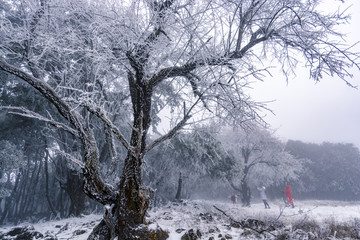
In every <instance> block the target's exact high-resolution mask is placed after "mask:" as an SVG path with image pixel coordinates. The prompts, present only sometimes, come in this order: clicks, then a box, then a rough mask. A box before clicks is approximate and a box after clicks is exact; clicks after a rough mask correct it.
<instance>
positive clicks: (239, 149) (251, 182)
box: [219, 124, 304, 206]
mask: <svg viewBox="0 0 360 240" xmlns="http://www.w3.org/2000/svg"><path fill="white" fill-rule="evenodd" d="M219 139H221V141H222V143H223V145H224V146H225V147H226V148H227V149H228V151H231V152H232V153H233V155H234V158H235V159H236V163H235V164H234V166H233V167H232V168H231V169H230V170H229V171H228V172H227V175H226V176H225V178H226V180H227V181H228V182H229V183H230V185H231V186H232V187H233V188H234V189H235V190H237V191H238V192H239V193H240V194H241V201H242V204H243V205H244V206H250V201H251V190H252V189H254V188H256V187H257V186H267V187H268V186H271V185H278V184H281V183H284V182H286V181H289V180H293V179H297V178H298V177H299V173H301V172H302V170H303V164H304V162H303V160H302V159H296V158H295V157H293V156H292V155H291V154H290V153H288V152H287V151H285V144H283V143H282V142H281V141H280V140H278V139H277V138H276V137H274V136H272V134H271V133H270V132H269V131H268V130H266V129H263V128H261V127H259V126H257V125H256V124H253V125H252V126H251V127H250V128H248V129H241V128H233V127H228V128H225V129H224V130H223V131H222V132H221V134H220V135H219Z"/></svg>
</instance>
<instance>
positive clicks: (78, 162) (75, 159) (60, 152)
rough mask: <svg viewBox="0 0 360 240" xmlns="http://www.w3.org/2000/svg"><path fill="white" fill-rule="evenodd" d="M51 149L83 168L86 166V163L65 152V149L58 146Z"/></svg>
mask: <svg viewBox="0 0 360 240" xmlns="http://www.w3.org/2000/svg"><path fill="white" fill-rule="evenodd" d="M50 150H51V151H53V152H55V153H58V154H59V155H61V156H63V157H65V158H66V159H68V160H70V161H71V162H72V163H74V164H75V165H76V166H78V167H80V168H81V169H83V168H84V167H85V164H84V163H83V162H82V161H80V160H79V159H77V158H75V157H74V156H72V155H70V154H68V153H66V152H64V151H60V150H58V149H56V148H50Z"/></svg>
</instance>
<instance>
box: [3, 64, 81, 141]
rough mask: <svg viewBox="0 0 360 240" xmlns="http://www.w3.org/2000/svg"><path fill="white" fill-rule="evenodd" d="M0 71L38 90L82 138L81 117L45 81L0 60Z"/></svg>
mask: <svg viewBox="0 0 360 240" xmlns="http://www.w3.org/2000/svg"><path fill="white" fill-rule="evenodd" d="M0 69H1V70H3V71H5V72H7V73H10V74H12V75H15V76H17V77H19V78H21V79H22V80H24V81H25V82H27V83H29V84H30V85H31V86H32V87H34V88H35V89H36V90H38V91H39V92H40V93H41V94H42V95H43V96H44V97H45V98H46V99H47V100H49V101H50V102H51V103H52V104H53V105H54V106H55V107H56V109H57V110H58V111H59V113H60V114H61V115H62V116H63V117H64V118H65V119H66V120H68V121H69V122H70V123H71V124H72V125H73V126H74V127H75V129H76V130H77V131H78V132H80V133H81V135H82V136H85V133H84V130H83V126H82V124H81V120H80V119H81V116H80V115H78V114H75V113H73V112H71V110H70V107H69V106H68V105H67V104H66V103H65V102H64V101H63V100H62V99H61V97H60V96H59V95H57V93H56V92H55V91H54V90H53V89H52V87H51V86H50V85H48V84H47V83H46V82H45V81H41V80H40V79H38V78H35V77H33V76H31V75H30V74H28V73H26V72H25V71H23V70H20V69H19V68H17V67H14V66H12V65H10V64H8V63H7V62H5V61H4V60H3V59H2V58H0Z"/></svg>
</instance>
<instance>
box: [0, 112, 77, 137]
mask: <svg viewBox="0 0 360 240" xmlns="http://www.w3.org/2000/svg"><path fill="white" fill-rule="evenodd" d="M0 109H5V110H10V112H9V113H11V114H15V115H19V116H23V117H28V118H34V119H37V120H40V121H42V122H46V123H48V124H50V125H52V126H54V127H57V128H61V129H63V130H65V131H67V132H69V133H71V134H72V135H74V136H78V132H77V131H76V130H75V129H73V128H71V127H69V126H67V125H66V124H63V123H60V122H57V121H55V120H54V119H52V118H51V119H50V118H46V117H44V116H42V115H40V114H38V113H36V112H33V111H30V110H29V109H26V108H24V107H13V106H0ZM14 111H16V112H14Z"/></svg>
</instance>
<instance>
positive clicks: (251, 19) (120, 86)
mask: <svg viewBox="0 0 360 240" xmlns="http://www.w3.org/2000/svg"><path fill="white" fill-rule="evenodd" d="M318 3H319V1H317V0H308V1H289V0H281V1H278V0H244V1H228V0H226V1H225V0H205V1H191V0H178V1H176V0H159V1H147V0H141V1H115V0H109V1H105V2H103V1H100V2H99V1H92V0H79V1H71V0H27V1H1V2H0V6H1V9H4V10H2V12H1V15H0V27H1V28H0V33H1V34H0V70H2V71H5V72H7V73H9V74H12V75H16V76H17V77H19V78H20V79H22V80H24V81H25V82H27V83H29V84H30V85H31V86H33V87H34V88H35V89H36V90H38V91H39V93H40V94H42V95H43V96H44V97H45V98H46V99H47V100H48V101H49V102H50V103H51V104H52V105H53V106H54V107H55V108H56V109H57V111H58V112H59V114H60V115H61V116H62V117H63V118H62V119H58V118H53V117H52V116H51V115H47V116H42V115H39V114H38V113H35V112H30V111H28V110H27V109H25V108H21V107H8V108H7V109H9V108H11V109H12V110H13V111H16V110H17V111H18V112H19V113H20V114H25V115H28V116H30V117H35V118H38V119H41V120H42V121H45V122H47V123H50V124H52V125H54V126H55V127H57V128H60V129H62V130H64V131H67V132H68V133H70V134H72V135H73V136H75V138H76V139H78V140H79V141H80V142H81V144H82V148H83V151H82V158H83V159H78V158H76V157H75V156H71V155H68V158H69V159H71V160H72V161H73V162H74V163H76V164H78V165H79V166H80V168H81V169H82V171H83V175H84V191H85V192H86V194H87V195H88V196H89V197H91V198H93V199H94V200H96V201H98V202H100V203H101V204H103V205H107V206H110V207H108V210H107V211H106V214H105V216H104V219H103V221H102V222H101V223H100V224H99V226H98V227H97V228H96V229H95V230H94V232H93V234H92V235H91V238H92V237H95V236H96V235H99V234H100V233H101V234H102V237H103V238H104V239H113V238H115V237H116V236H117V237H118V238H119V239H129V238H134V236H138V237H140V238H144V239H145V238H148V237H147V236H148V235H149V234H148V230H147V229H146V227H144V226H143V227H142V228H140V227H139V225H141V224H142V223H144V218H145V214H146V210H147V208H148V202H149V199H148V198H149V196H150V195H151V194H150V193H149V190H148V189H146V188H145V187H143V186H142V174H141V171H142V170H141V168H142V163H143V158H144V155H145V154H146V153H147V152H148V151H149V150H151V149H152V148H154V147H155V146H157V145H159V144H160V143H162V142H163V141H165V140H167V139H169V138H171V137H172V136H174V134H175V133H176V132H177V131H179V130H180V129H182V128H183V127H184V126H185V125H186V124H190V123H191V119H193V120H196V121H199V120H200V119H202V118H208V117H209V116H216V117H219V118H223V119H226V120H227V121H232V122H234V123H243V122H244V121H245V120H248V119H254V118H255V119H256V118H258V115H257V112H256V110H257V109H258V108H259V107H261V105H258V104H256V103H254V102H252V101H251V100H250V99H249V97H248V96H246V95H245V94H244V91H243V90H244V88H245V87H246V86H247V85H248V79H249V78H259V79H265V75H264V74H266V73H267V71H268V70H269V69H268V67H269V66H262V65H261V59H263V58H265V57H268V58H270V60H272V59H278V60H279V62H280V63H281V66H282V69H283V72H284V73H285V74H286V75H287V74H289V73H291V72H292V71H293V69H294V67H295V65H296V62H297V59H298V58H299V56H302V57H303V59H304V61H305V62H306V65H307V66H308V67H309V69H310V77H311V78H313V79H314V80H315V81H318V80H320V79H321V77H322V76H324V75H326V74H328V75H331V76H332V75H337V76H339V77H341V78H342V79H344V81H346V82H348V80H347V77H349V76H350V73H349V71H348V70H349V68H351V67H353V65H356V66H357V67H358V65H357V63H356V62H355V60H356V59H357V57H358V55H356V54H354V53H352V51H351V47H349V46H348V45H346V44H345V43H346V42H345V41H344V40H343V38H342V37H343V36H342V35H341V34H340V33H339V32H337V30H336V29H335V27H336V26H337V25H339V24H342V23H345V22H347V20H348V17H347V16H346V15H344V14H343V13H341V12H336V13H335V14H324V13H321V12H320V11H317V5H318ZM269 62H270V61H269ZM265 63H268V61H266V62H264V64H265ZM108 93H112V96H117V97H118V98H115V99H111V98H110V99H109V98H108V97H107V96H109V95H108ZM119 103H121V104H119ZM164 107H168V108H170V110H171V112H172V115H173V117H174V118H173V122H175V124H173V127H172V128H171V129H170V130H169V131H168V132H167V133H165V134H164V135H163V136H161V137H159V138H158V139H156V140H153V141H148V139H147V135H148V132H149V129H150V126H151V125H152V124H153V125H154V127H156V124H157V123H159V118H158V116H157V114H158V112H159V110H161V109H163V108H164ZM110 109H111V111H110ZM113 112H126V113H128V114H130V115H131V118H132V119H131V123H130V127H129V132H130V134H129V135H127V134H124V133H123V132H122V131H120V129H121V128H120V127H119V125H118V124H116V123H114V122H113V121H112V120H113V119H112V114H113ZM90 116H92V117H95V118H97V119H98V120H99V121H101V122H102V123H103V124H104V127H105V128H106V129H107V130H108V132H109V133H110V132H111V134H108V135H107V136H108V139H107V141H112V140H113V139H114V138H115V139H117V140H118V141H119V142H120V143H121V144H122V146H123V147H124V148H125V149H126V151H127V155H126V157H125V160H124V163H123V166H124V167H123V170H122V172H121V173H120V174H121V176H120V181H118V182H116V183H115V184H110V183H109V182H107V181H106V179H104V178H103V176H102V175H101V171H100V170H99V167H100V164H99V150H98V144H97V142H99V141H100V140H99V139H96V135H95V134H94V131H93V126H92V125H91V124H90V121H89V118H90ZM192 117H193V118H192ZM111 160H112V161H113V162H115V163H117V162H119V161H120V160H119V158H118V155H116V154H112V159H111Z"/></svg>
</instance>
